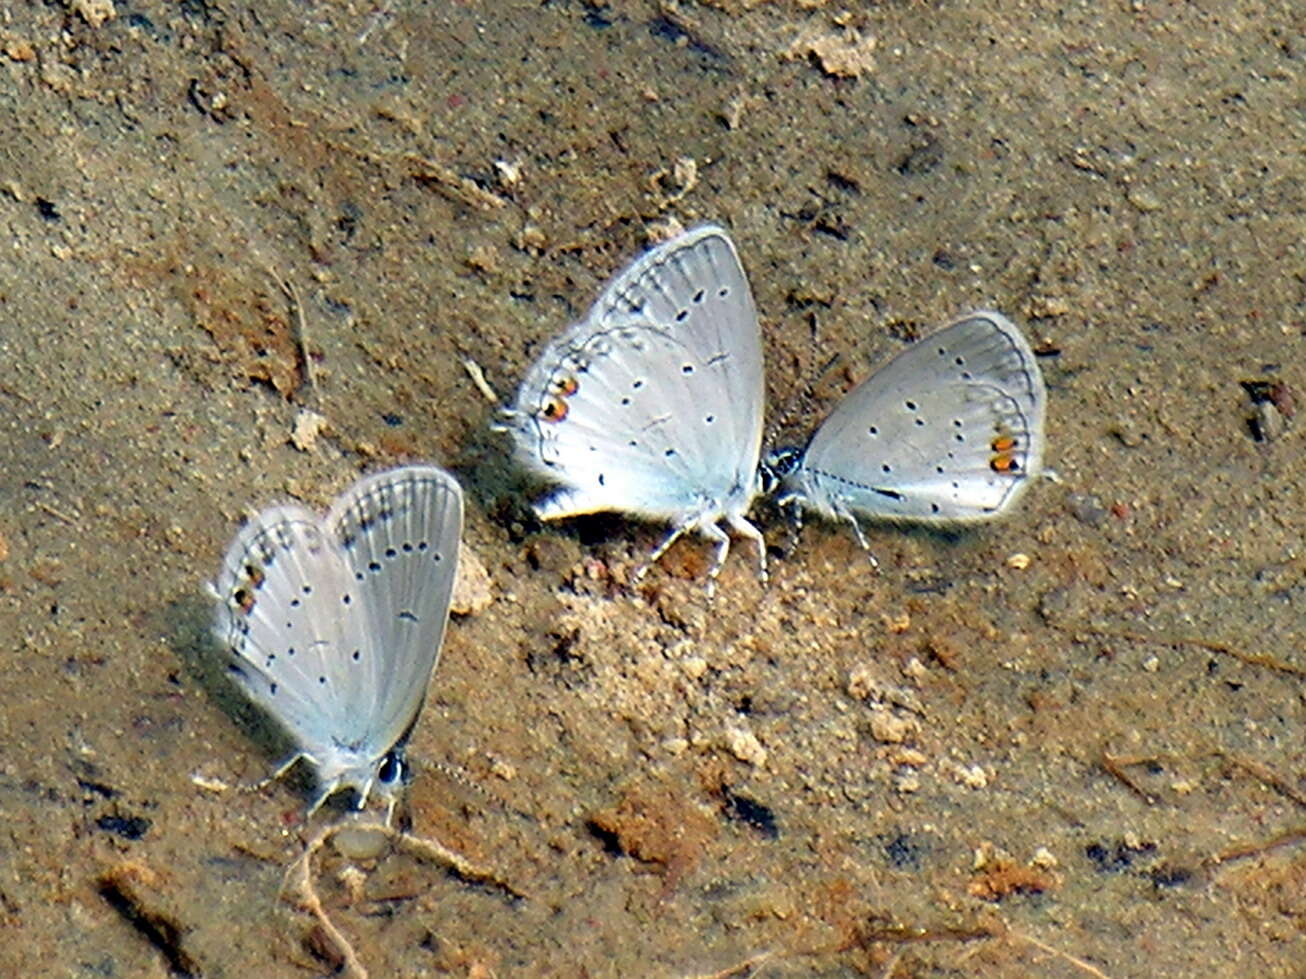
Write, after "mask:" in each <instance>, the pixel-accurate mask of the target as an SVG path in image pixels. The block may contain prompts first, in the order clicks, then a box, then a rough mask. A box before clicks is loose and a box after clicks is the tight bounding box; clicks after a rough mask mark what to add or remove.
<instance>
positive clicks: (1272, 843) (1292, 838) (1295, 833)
mask: <svg viewBox="0 0 1306 979" xmlns="http://www.w3.org/2000/svg"><path fill="white" fill-rule="evenodd" d="M1302 842H1306V826H1298V827H1296V828H1295V829H1290V830H1288V831H1287V832H1284V833H1280V834H1278V835H1277V836H1271V837H1270V838H1269V839H1268V840H1263V841H1261V842H1259V843H1243V844H1240V845H1239V846H1233V847H1230V848H1229V849H1227V850H1223V851H1221V852H1220V853H1217V854H1216V855H1215V856H1213V857H1211V858H1210V859H1209V860H1207V861H1206V865H1207V866H1208V867H1212V868H1214V867H1219V866H1220V865H1221V864H1224V863H1228V862H1229V861H1230V860H1242V859H1245V858H1246V857H1255V856H1259V855H1260V854H1262V853H1268V852H1269V851H1270V850H1277V849H1278V848H1279V847H1281V846H1292V845H1294V844H1296V843H1302Z"/></svg>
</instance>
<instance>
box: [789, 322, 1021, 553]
mask: <svg viewBox="0 0 1306 979" xmlns="http://www.w3.org/2000/svg"><path fill="white" fill-rule="evenodd" d="M1046 408H1047V392H1046V390H1045V388H1044V386H1043V376H1042V372H1041V371H1040V370H1039V366H1038V363H1037V361H1036V360H1035V359H1034V353H1033V351H1032V350H1030V347H1029V344H1028V343H1027V342H1026V341H1025V338H1024V337H1023V336H1022V335H1021V332H1020V330H1019V329H1017V327H1016V325H1015V324H1014V323H1012V322H1011V321H1010V320H1009V319H1007V318H1006V317H1005V316H1003V315H1001V314H1000V313H994V312H987V311H981V312H975V313H970V314H967V315H965V316H962V317H960V318H959V319H957V320H954V321H953V322H952V323H950V324H948V325H947V326H945V327H943V328H942V329H941V330H938V331H937V332H935V333H933V334H931V335H930V336H927V337H925V338H924V339H922V340H920V341H919V342H917V343H916V344H914V345H913V346H911V347H908V348H907V349H906V350H903V351H902V352H901V353H899V354H898V355H897V356H896V357H894V358H893V359H892V360H890V361H889V362H888V363H887V364H885V365H884V366H883V367H881V368H880V369H879V370H877V371H876V372H875V373H874V374H872V375H871V376H870V377H869V378H867V379H866V380H865V381H864V382H862V383H861V384H860V385H858V386H857V387H856V388H854V389H853V390H852V391H850V392H849V393H848V394H847V395H845V396H844V398H843V400H842V401H840V402H839V404H838V405H837V406H836V407H835V409H834V411H832V412H831V413H830V416H829V417H828V418H826V420H825V421H824V422H822V423H821V425H820V427H819V428H817V430H816V432H815V433H814V434H813V435H812V437H811V440H810V441H809V442H808V443H807V447H806V448H805V449H803V450H801V451H795V450H792V449H790V450H780V451H777V452H774V453H771V454H770V455H769V456H768V459H767V468H768V472H769V476H770V480H772V481H775V482H777V483H778V486H777V487H776V494H777V495H776V499H777V502H778V503H780V504H790V505H797V506H801V507H803V508H804V509H807V510H813V511H815V512H816V513H818V514H820V515H821V516H823V517H826V518H829V519H837V520H842V521H845V522H847V523H849V524H850V525H851V526H852V528H853V530H854V532H855V533H856V534H857V538H858V540H859V541H860V542H861V544H862V546H863V548H865V547H866V546H867V545H866V539H865V536H864V535H863V534H862V530H861V527H860V526H859V524H858V522H857V518H858V517H859V516H861V517H869V518H872V519H880V520H890V521H908V522H916V523H925V524H935V525H958V524H968V523H975V522H979V521H983V520H989V519H992V518H995V517H998V516H1000V515H1001V514H1003V513H1005V512H1006V511H1007V510H1009V509H1010V508H1011V507H1012V506H1013V505H1014V504H1015V502H1016V501H1017V500H1018V499H1020V497H1021V495H1022V494H1023V493H1024V492H1025V490H1026V489H1027V488H1028V486H1029V484H1030V482H1031V480H1032V479H1034V478H1035V477H1036V476H1038V475H1040V474H1041V473H1042V472H1043V450H1044V442H1045V434H1044V416H1045V414H1046Z"/></svg>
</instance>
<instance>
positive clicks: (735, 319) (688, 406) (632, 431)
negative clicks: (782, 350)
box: [508, 226, 765, 521]
mask: <svg viewBox="0 0 1306 979" xmlns="http://www.w3.org/2000/svg"><path fill="white" fill-rule="evenodd" d="M764 394H765V392H764V385H763V375H762V350H761V337H760V335H759V330H758V324H757V311H756V308H755V306H754V304H753V298H752V293H751V291H750V289H749V287H748V280H747V278H746V276H745V274H744V270H743V268H742V266H741V265H740V262H739V258H738V255H737V254H736V252H735V248H734V245H733V244H732V243H731V241H730V239H729V237H728V236H727V235H726V233H725V232H724V231H722V230H721V229H720V228H717V227H714V226H705V227H701V228H697V229H695V230H693V231H689V232H686V233H685V234H683V235H681V236H679V237H678V238H675V239H673V240H672V241H669V242H666V243H665V244H663V245H660V246H659V247H657V248H655V249H653V250H652V251H650V252H649V253H647V254H646V255H644V256H642V257H641V258H640V259H638V260H637V261H636V262H635V263H634V264H633V265H631V266H630V267H629V268H628V269H626V270H625V271H624V272H622V273H621V274H620V275H618V276H617V277H616V279H614V280H613V282H612V283H611V284H610V285H609V286H608V287H607V289H605V290H604V292H603V294H602V295H601V296H600V298H599V300H598V302H596V303H595V305H594V307H593V308H592V309H591V311H590V313H589V315H588V316H587V317H586V318H585V320H583V321H582V322H580V323H578V324H576V325H575V326H573V327H572V328H570V329H569V330H567V332H566V333H564V334H563V335H562V336H561V337H559V338H558V339H556V340H554V341H553V342H552V343H551V344H549V345H548V347H546V348H545V350H544V351H543V352H542V353H541V354H540V357H539V359H538V360H537V361H536V363H535V365H534V367H532V369H531V371H530V373H529V374H528V375H527V377H526V380H525V381H524V382H523V384H522V387H521V390H520V392H519V394H518V398H517V403H516V405H515V406H514V408H513V410H512V411H511V412H510V413H509V416H508V417H509V424H508V427H509V428H511V429H512V431H513V432H514V434H515V436H516V439H517V445H518V449H519V453H520V455H521V456H522V458H523V459H524V460H525V462H526V463H527V465H528V466H530V467H531V468H532V469H534V470H535V471H537V472H539V473H540V474H542V475H543V476H545V477H546V478H548V479H550V480H551V481H553V482H556V483H559V484H560V486H561V488H560V489H559V490H558V491H557V492H556V493H555V495H554V496H553V497H552V498H550V499H548V500H546V501H544V502H543V503H542V504H540V505H539V506H538V507H537V511H538V512H539V513H540V515H541V517H543V518H545V519H552V518H557V517H565V516H572V515H575V514H581V513H594V512H598V511H604V510H615V511H621V512H627V513H634V514H637V515H641V516H645V517H649V518H654V519H664V520H669V521H678V520H683V519H686V518H688V517H692V516H695V515H704V514H709V515H710V514H712V513H713V512H726V511H730V512H739V513H740V514H742V512H744V511H746V510H747V507H748V503H749V502H751V500H752V497H753V495H754V492H755V485H756V471H757V463H758V455H759V452H760V448H761V438H762V405H763V399H764Z"/></svg>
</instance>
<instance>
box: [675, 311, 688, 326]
mask: <svg viewBox="0 0 1306 979" xmlns="http://www.w3.org/2000/svg"><path fill="white" fill-rule="evenodd" d="M687 319H689V310H687V309H682V310H680V311H679V312H677V313H676V322H677V323H683V322H685V320H687Z"/></svg>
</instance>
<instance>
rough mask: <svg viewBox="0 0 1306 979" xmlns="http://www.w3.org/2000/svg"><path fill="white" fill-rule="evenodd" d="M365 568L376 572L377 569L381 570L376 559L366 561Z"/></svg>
mask: <svg viewBox="0 0 1306 979" xmlns="http://www.w3.org/2000/svg"><path fill="white" fill-rule="evenodd" d="M367 570H368V571H371V572H373V573H376V572H377V571H380V570H381V565H380V564H379V563H378V562H376V561H368V562H367Z"/></svg>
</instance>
